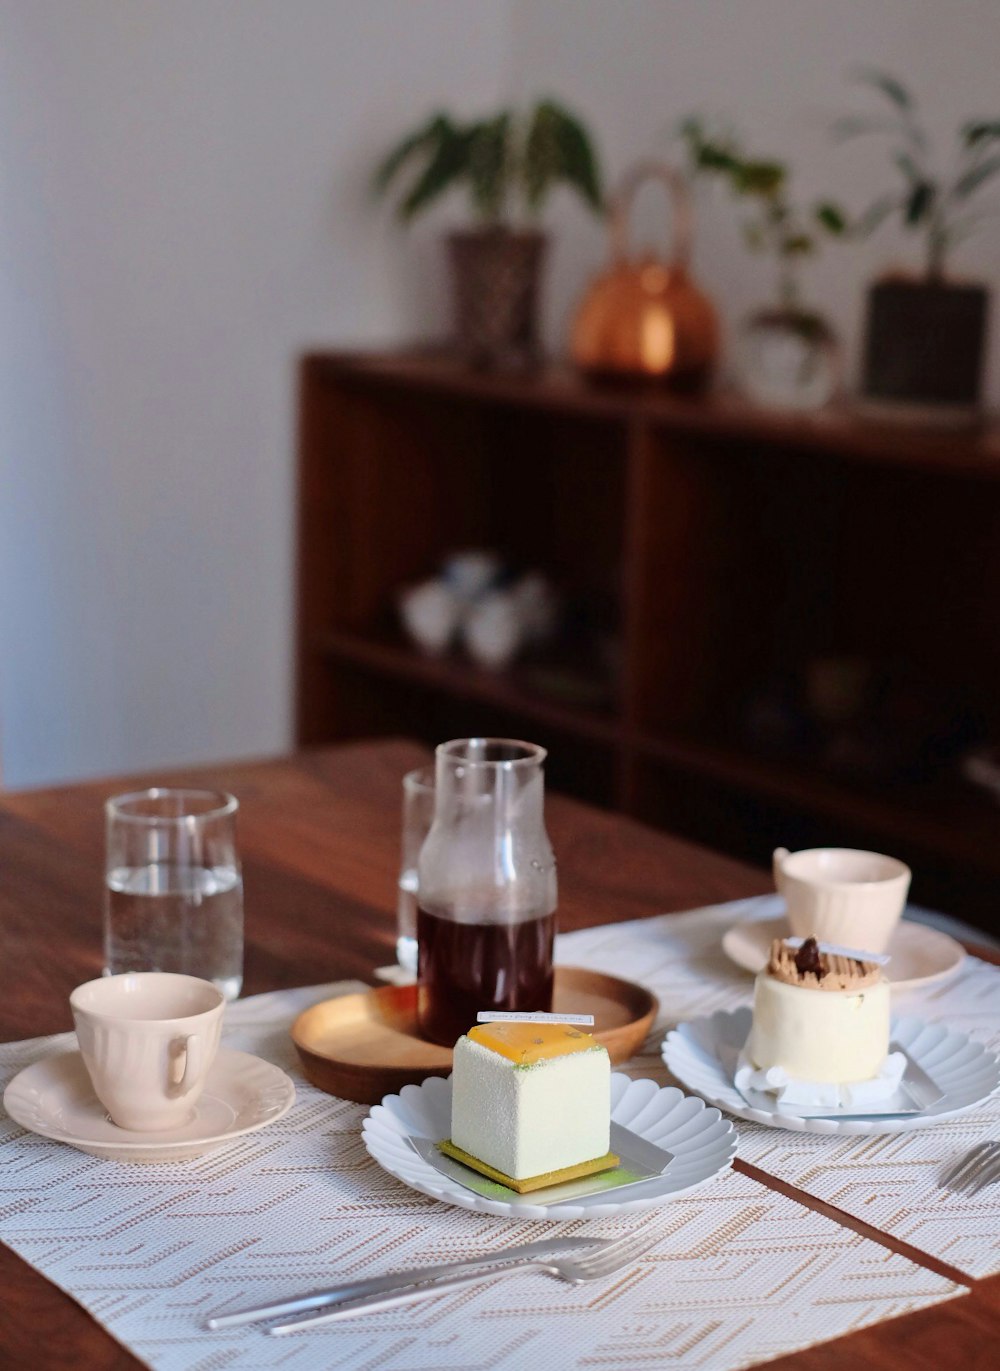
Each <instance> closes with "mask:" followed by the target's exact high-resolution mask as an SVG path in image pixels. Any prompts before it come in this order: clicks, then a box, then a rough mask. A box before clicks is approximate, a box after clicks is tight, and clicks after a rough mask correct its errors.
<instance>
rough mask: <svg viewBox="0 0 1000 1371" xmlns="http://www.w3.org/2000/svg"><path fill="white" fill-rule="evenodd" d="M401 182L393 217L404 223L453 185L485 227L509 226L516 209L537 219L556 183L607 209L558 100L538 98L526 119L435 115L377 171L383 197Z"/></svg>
mask: <svg viewBox="0 0 1000 1371" xmlns="http://www.w3.org/2000/svg"><path fill="white" fill-rule="evenodd" d="M407 175H408V179H406V178H407ZM401 180H404V181H405V184H404V185H403V188H402V191H401V193H400V197H399V199H398V201H397V204H396V212H397V214H398V216H399V218H400V219H401V220H402V221H403V222H404V223H407V222H409V221H410V220H411V219H414V218H415V217H416V216H417V215H418V214H420V213H422V212H423V211H424V210H426V209H427V208H429V206H430V205H432V204H433V203H434V202H435V201H436V200H438V199H440V197H441V196H442V195H444V194H445V193H446V192H447V191H449V190H453V189H456V188H458V189H464V190H465V191H466V192H467V193H468V195H469V200H470V203H471V206H472V210H473V213H474V215H475V216H476V218H477V219H479V220H480V221H481V222H482V223H483V224H494V225H495V224H501V223H505V222H508V221H510V220H511V219H513V218H514V217H516V216H517V215H518V213H519V212H520V213H521V214H523V215H524V216H525V217H527V218H529V219H534V218H537V217H538V216H539V215H540V214H541V212H542V210H543V208H544V206H545V202H546V200H547V199H548V197H549V195H550V194H551V192H552V191H553V190H554V189H555V187H556V186H558V185H565V186H567V187H568V188H569V189H571V190H573V191H575V192H576V193H577V194H578V195H579V196H580V198H581V199H582V200H583V201H584V203H585V204H586V205H588V206H589V207H590V208H591V209H593V210H600V209H601V208H602V204H603V197H602V193H601V177H600V171H599V168H598V163H597V156H596V154H595V152H594V146H593V143H592V140H591V138H590V135H589V133H588V132H587V129H586V128H585V126H584V125H583V123H582V122H581V121H580V120H579V119H578V118H577V117H576V116H575V115H574V114H572V113H570V111H569V110H567V109H565V108H564V107H563V106H562V105H559V104H557V103H556V101H554V100H542V101H540V102H539V104H537V105H536V106H535V108H534V110H532V111H531V113H530V114H529V115H527V116H525V117H519V116H518V115H516V114H515V113H514V112H512V111H511V110H501V111H500V112H499V113H498V114H495V115H493V116H492V117H491V118H488V119H480V120H477V121H475V122H474V123H471V124H460V123H456V121H455V120H454V119H452V117H451V116H450V115H449V114H446V113H443V112H442V113H438V114H435V115H433V116H432V117H431V118H430V119H429V120H428V121H427V123H425V124H421V125H420V127H419V128H417V129H415V130H414V131H413V132H412V133H409V134H408V135H407V136H406V137H405V138H404V139H403V140H402V141H401V142H400V143H398V144H397V145H396V147H394V148H393V149H392V150H391V151H390V152H389V153H388V155H387V156H386V157H385V159H384V160H383V161H382V163H381V164H380V166H379V167H378V169H377V171H376V173H375V180H374V185H375V190H376V192H377V193H378V194H380V195H384V194H386V193H388V191H389V190H390V188H392V187H393V186H395V185H397V184H398V183H399V182H400V181H401Z"/></svg>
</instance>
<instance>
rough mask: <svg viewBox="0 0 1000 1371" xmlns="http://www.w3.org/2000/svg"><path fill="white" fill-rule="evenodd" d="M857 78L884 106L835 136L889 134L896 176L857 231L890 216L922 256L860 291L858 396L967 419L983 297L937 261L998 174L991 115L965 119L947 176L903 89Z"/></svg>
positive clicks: (963, 231)
mask: <svg viewBox="0 0 1000 1371" xmlns="http://www.w3.org/2000/svg"><path fill="white" fill-rule="evenodd" d="M858 79H859V80H861V81H862V82H863V83H864V84H866V85H867V86H869V87H871V88H872V89H873V90H874V91H875V92H876V93H877V94H878V96H879V97H880V99H881V102H882V103H883V105H884V106H885V107H886V108H885V110H884V112H881V113H879V114H875V115H856V116H855V115H851V116H849V117H847V118H844V119H841V120H840V121H839V122H838V123H837V124H836V125H835V126H834V132H835V134H836V135H837V136H838V137H839V138H841V139H843V138H854V137H858V136H862V135H869V134H877V135H880V136H886V137H888V138H889V139H890V151H891V154H892V163H893V166H894V168H895V170H896V172H897V173H898V175H899V178H900V185H899V186H898V187H897V188H896V189H895V190H893V191H889V192H888V193H887V194H885V195H883V196H880V197H879V199H877V200H876V201H875V202H874V203H873V204H872V205H870V206H869V208H868V210H867V211H866V212H865V213H864V214H863V215H862V216H861V218H860V219H859V221H858V225H857V228H858V231H859V232H861V233H863V234H868V233H872V232H874V230H875V229H876V228H878V227H879V225H880V224H882V223H884V222H885V221H886V220H887V219H889V218H891V217H893V216H894V215H895V216H898V218H899V219H900V220H901V222H902V225H903V227H904V228H905V229H907V230H908V231H910V232H913V233H919V234H921V235H923V238H924V251H925V263H924V270H923V273H922V275H919V276H913V275H909V276H908V275H905V274H903V273H901V272H893V273H891V274H886V275H885V276H883V277H882V278H881V279H880V280H878V281H876V282H875V283H874V284H873V285H872V287H871V288H870V290H869V292H868V309H867V326H866V330H865V349H864V360H863V364H862V390H863V393H864V395H865V396H866V398H867V399H868V400H869V401H871V402H875V404H877V405H878V406H879V407H882V406H884V407H887V408H889V409H891V411H892V412H893V413H898V414H900V415H905V414H906V413H907V412H909V413H911V414H916V415H919V416H926V415H928V414H930V415H932V416H933V417H935V418H937V419H939V420H947V419H958V420H964V419H968V418H970V417H974V416H975V414H976V412H977V410H978V406H979V398H980V386H981V381H982V363H983V353H984V347H985V339H986V318H987V310H988V301H989V297H988V292H987V289H986V287H985V286H983V285H980V284H976V283H968V282H959V281H956V280H954V279H950V278H949V277H948V275H947V274H946V265H947V262H948V257H949V254H950V253H951V250H952V249H953V248H954V247H955V245H956V244H957V243H959V242H960V241H961V240H962V239H964V238H966V237H968V236H969V234H970V233H971V232H972V231H974V229H975V228H976V227H977V224H978V222H979V219H980V218H981V217H982V215H981V214H977V213H976V212H974V211H973V210H972V209H971V204H972V201H973V200H974V198H975V197H976V196H977V195H978V194H979V193H980V192H981V191H982V190H983V189H984V188H985V187H986V186H987V184H988V183H989V182H990V181H991V179H992V178H993V177H994V176H996V175H997V173H998V172H1000V119H969V120H967V121H966V122H965V123H964V124H963V125H962V127H961V128H960V129H959V131H958V148H957V152H956V156H955V159H954V163H953V166H952V168H951V171H950V173H949V174H948V175H941V174H939V173H938V172H937V170H936V169H935V168H934V166H933V164H932V161H931V150H930V149H931V144H930V139H929V137H928V135H927V132H926V130H925V129H924V127H923V126H922V125H921V123H920V121H919V119H918V118H917V112H916V102H915V100H914V98H913V96H912V94H911V92H910V91H909V89H908V88H907V87H906V86H904V85H903V83H902V82H901V81H898V80H896V78H895V77H893V76H890V75H888V74H887V73H885V72H882V71H865V72H862V73H861V74H860V76H859V78H858Z"/></svg>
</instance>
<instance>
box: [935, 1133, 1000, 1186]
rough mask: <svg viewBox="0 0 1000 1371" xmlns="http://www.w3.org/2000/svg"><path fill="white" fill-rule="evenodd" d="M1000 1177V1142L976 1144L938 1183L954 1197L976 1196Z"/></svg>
mask: <svg viewBox="0 0 1000 1371" xmlns="http://www.w3.org/2000/svg"><path fill="white" fill-rule="evenodd" d="M998 1176H1000V1142H997V1141H990V1142H981V1143H977V1144H976V1146H975V1147H972V1148H970V1149H969V1151H968V1152H966V1153H965V1154H964V1155H963V1156H962V1157H960V1158H959V1160H958V1161H957V1162H956V1164H955V1165H954V1166H953V1167H952V1168H951V1170H950V1171H947V1172H946V1173H945V1174H944V1175H943V1176H942V1177H941V1179H940V1181H939V1182H938V1185H939V1186H940V1187H941V1189H942V1190H952V1191H954V1192H955V1194H956V1195H976V1194H978V1193H979V1191H980V1190H982V1189H983V1188H984V1187H985V1186H987V1185H989V1184H990V1182H991V1181H995V1180H996V1179H997V1177H998Z"/></svg>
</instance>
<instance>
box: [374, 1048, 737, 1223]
mask: <svg viewBox="0 0 1000 1371" xmlns="http://www.w3.org/2000/svg"><path fill="white" fill-rule="evenodd" d="M611 1117H612V1119H613V1120H614V1121H615V1122H616V1123H620V1124H622V1125H623V1126H624V1127H625V1128H630V1129H631V1130H632V1132H633V1133H637V1134H638V1135H639V1137H641V1138H646V1139H647V1140H648V1141H649V1142H651V1143H655V1144H656V1145H657V1147H662V1148H665V1149H666V1150H667V1151H668V1152H672V1153H673V1160H672V1161H671V1163H670V1165H669V1166H668V1167H667V1169H666V1171H664V1173H663V1175H662V1176H656V1177H655V1178H654V1179H652V1180H649V1181H644V1182H642V1183H641V1184H639V1185H635V1186H632V1187H630V1188H629V1191H628V1193H629V1195H630V1196H631V1198H629V1199H624V1198H623V1199H620V1200H617V1201H616V1200H615V1199H614V1198H612V1197H613V1196H614V1193H615V1192H614V1191H613V1190H612V1191H605V1192H603V1193H602V1194H598V1195H587V1196H585V1197H583V1198H581V1199H577V1200H572V1201H566V1202H562V1203H558V1202H554V1203H550V1204H537V1203H536V1204H532V1203H531V1198H530V1196H529V1195H526V1196H525V1197H524V1199H523V1200H517V1201H508V1200H499V1199H498V1200H491V1199H487V1198H486V1197H485V1196H483V1195H477V1194H475V1192H474V1191H472V1190H466V1189H465V1187H464V1186H462V1185H459V1184H458V1182H457V1181H453V1180H450V1179H449V1177H447V1176H445V1175H442V1173H441V1172H440V1171H437V1170H435V1168H434V1167H433V1166H431V1165H430V1164H429V1163H428V1162H425V1161H424V1159H423V1158H422V1157H421V1156H419V1155H418V1154H417V1153H416V1152H415V1151H414V1150H413V1148H412V1147H411V1146H410V1143H409V1141H408V1139H409V1138H410V1137H418V1138H431V1139H433V1141H435V1142H437V1141H438V1140H439V1139H441V1138H446V1137H448V1135H449V1133H450V1131H451V1078H450V1077H449V1079H448V1080H441V1079H440V1078H439V1077H431V1078H430V1079H429V1080H426V1081H424V1083H423V1085H407V1086H404V1087H403V1089H402V1091H401V1092H400V1093H399V1094H398V1095H387V1096H386V1097H385V1099H384V1100H383V1101H382V1103H381V1104H377V1105H375V1107H374V1108H373V1109H372V1111H371V1113H370V1114H369V1115H368V1117H367V1118H366V1119H365V1121H364V1125H363V1135H364V1143H365V1147H366V1148H367V1149H368V1152H369V1153H370V1155H371V1156H372V1157H374V1159H375V1161H377V1162H378V1164H379V1166H381V1167H382V1168H383V1170H385V1171H388V1172H389V1173H390V1175H393V1176H395V1177H396V1179H397V1180H400V1181H402V1182H403V1184H404V1185H408V1186H410V1188H411V1189H413V1190H419V1191H421V1193H422V1194H424V1195H430V1196H432V1197H433V1198H434V1199H436V1200H442V1201H443V1202H444V1203H445V1204H454V1205H457V1206H458V1207H459V1208H460V1209H475V1210H477V1211H478V1212H479V1213H483V1214H497V1215H499V1216H501V1217H503V1218H514V1219H549V1220H552V1219H559V1220H569V1219H604V1218H608V1217H609V1216H611V1215H613V1214H627V1213H630V1212H637V1211H638V1210H640V1209H652V1208H654V1207H655V1206H656V1205H660V1204H664V1203H665V1202H666V1201H667V1200H670V1199H672V1198H674V1197H675V1196H677V1195H686V1194H687V1193H688V1191H690V1190H695V1189H696V1188H697V1187H698V1186H700V1185H704V1184H705V1183H706V1182H707V1181H710V1180H713V1179H714V1178H715V1177H716V1176H719V1175H721V1174H722V1173H723V1172H724V1171H728V1169H729V1167H730V1165H731V1163H732V1160H733V1157H734V1156H735V1154H736V1130H735V1128H734V1127H733V1125H732V1124H731V1123H730V1122H729V1120H728V1119H724V1118H723V1117H722V1115H721V1114H720V1113H719V1111H718V1110H717V1109H710V1108H707V1107H706V1105H705V1104H704V1102H703V1101H702V1100H699V1099H697V1098H696V1097H694V1096H692V1095H685V1094H684V1093H683V1091H681V1090H678V1089H677V1088H676V1087H675V1086H658V1085H657V1084H656V1082H655V1081H633V1080H630V1079H629V1078H628V1076H623V1075H622V1074H621V1073H620V1072H617V1071H616V1072H613V1073H612V1076H611ZM640 1191H641V1194H640V1193H638V1192H640Z"/></svg>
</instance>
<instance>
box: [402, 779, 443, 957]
mask: <svg viewBox="0 0 1000 1371" xmlns="http://www.w3.org/2000/svg"><path fill="white" fill-rule="evenodd" d="M433 818H434V768H433V767H432V766H421V767H418V768H417V770H416V771H409V772H407V774H406V775H405V776H404V777H403V851H402V861H401V863H400V868H399V898H398V902H397V905H396V909H397V924H396V961H397V962H398V963H399V965H400V966H401V967H402V968H403V970H404V971H409V972H410V973H411V974H412V975H414V976H415V975H416V974H417V858H418V857H419V856H420V849H421V848H422V847H423V845H424V839H425V838H426V837H427V834H428V832H429V830H430V826H431V822H432V820H433Z"/></svg>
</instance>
